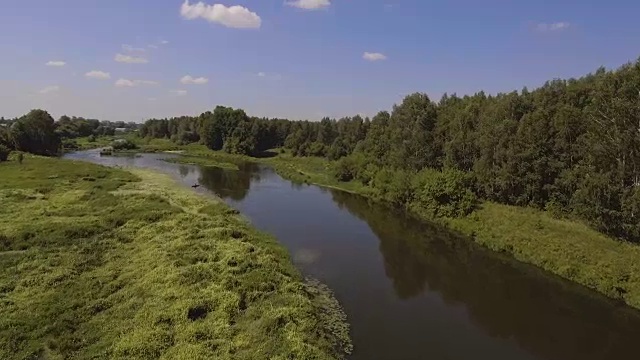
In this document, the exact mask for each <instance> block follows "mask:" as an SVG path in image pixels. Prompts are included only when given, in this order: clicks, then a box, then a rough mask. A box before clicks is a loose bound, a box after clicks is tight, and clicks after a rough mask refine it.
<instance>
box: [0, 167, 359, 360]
mask: <svg viewBox="0 0 640 360" xmlns="http://www.w3.org/2000/svg"><path fill="white" fill-rule="evenodd" d="M0 174H1V177H2V182H0V202H1V203H2V207H0V358H1V359H26V358H34V359H35V358H44V359H68V358H75V359H89V358H91V359H106V358H109V359H156V358H171V359H265V358H271V359H291V358H296V359H334V358H340V357H341V356H342V355H343V354H344V353H345V351H348V350H349V348H350V343H349V340H348V328H347V325H346V323H345V321H344V315H343V313H342V312H341V310H340V309H339V306H338V304H337V302H336V301H335V300H334V299H333V297H332V296H330V293H329V292H328V291H327V289H326V288H325V287H323V286H321V285H318V284H317V283H314V282H313V281H304V280H303V279H302V278H301V276H300V274H299V273H298V272H297V270H296V269H295V268H294V267H293V265H292V264H291V262H290V259H289V257H288V254H287V253H286V251H285V250H284V249H283V248H282V247H281V246H280V245H279V244H278V243H277V242H276V240H275V239H273V238H271V237H269V236H266V235H264V234H262V233H259V232H257V231H256V230H254V229H252V228H251V227H250V225H249V224H248V223H247V222H246V221H245V220H244V219H243V218H242V217H241V216H239V215H238V214H237V212H236V211H234V210H232V209H230V208H229V207H227V206H226V205H225V204H223V203H222V202H221V201H220V200H218V199H216V198H213V197H210V198H208V197H204V196H200V195H196V194H195V193H193V192H192V191H190V190H188V189H185V188H182V187H180V186H178V185H176V184H175V183H174V182H173V180H171V179H170V178H168V177H166V176H164V175H160V174H157V173H153V172H149V171H142V170H131V171H130V172H129V171H123V170H118V169H111V168H105V167H101V166H97V165H93V164H89V163H82V162H72V161H67V160H60V159H51V158H41V157H27V158H25V160H24V163H23V164H22V165H20V164H18V163H17V162H16V161H9V162H5V163H0Z"/></svg>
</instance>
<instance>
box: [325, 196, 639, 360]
mask: <svg viewBox="0 0 640 360" xmlns="http://www.w3.org/2000/svg"><path fill="white" fill-rule="evenodd" d="M331 195H332V197H333V200H334V201H335V202H336V203H337V204H338V205H339V206H340V207H342V208H346V209H347V210H348V211H349V212H350V213H351V214H353V215H355V216H357V217H359V218H361V219H363V220H365V221H366V222H367V224H369V226H370V227H371V229H372V230H373V232H374V233H375V234H376V235H377V237H378V238H379V240H380V252H381V253H382V255H383V257H384V267H385V272H386V274H387V276H388V277H389V278H390V279H391V280H392V282H393V286H394V288H395V291H396V294H397V295H398V297H399V298H401V299H409V298H412V297H415V296H417V295H419V294H421V293H423V292H425V291H428V292H437V293H438V294H439V295H440V296H441V297H442V298H443V299H444V301H445V302H446V303H448V304H450V305H464V306H465V307H466V308H467V309H468V312H469V315H470V317H471V319H472V320H473V321H474V323H475V324H477V325H479V326H481V327H482V328H484V329H486V331H487V332H488V333H489V334H490V335H491V336H492V337H496V338H504V339H515V340H516V341H517V342H518V344H519V345H520V346H521V347H522V348H525V349H527V350H528V351H530V352H531V353H533V354H536V355H537V356H539V357H541V358H545V359H558V360H566V359H583V360H584V359H620V358H635V357H636V356H638V355H637V354H638V351H640V342H639V341H638V340H640V337H639V336H640V327H639V325H640V316H639V314H638V312H637V311H635V310H633V309H630V308H628V307H626V306H622V305H620V304H617V303H616V302H614V301H612V300H609V299H606V298H604V297H602V296H599V295H597V294H594V293H593V292H591V291H587V290H585V289H584V288H582V287H580V286H577V285H575V284H572V283H569V282H566V281H564V280H562V279H558V278H555V277H552V276H549V275H547V274H543V273H542V272H541V271H540V270H539V269H537V268H534V267H530V266H526V265H523V264H519V263H516V262H515V261H513V260H511V259H509V258H506V257H502V256H500V255H498V254H495V253H492V252H489V251H486V250H485V249H482V248H480V247H479V246H476V245H475V244H474V243H472V242H470V241H468V240H466V239H463V238H460V237H459V236H456V235H454V234H451V233H450V232H448V231H446V230H445V229H442V228H439V227H438V226H435V225H429V224H424V223H421V222H418V221H416V220H414V219H411V218H409V217H407V216H403V215H402V214H393V216H390V209H388V208H386V207H384V206H380V205H379V204H372V203H370V202H368V201H367V200H365V199H363V198H361V197H358V196H354V195H351V194H348V193H345V192H340V191H331Z"/></svg>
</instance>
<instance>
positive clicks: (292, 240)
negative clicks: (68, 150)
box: [65, 150, 640, 360]
mask: <svg viewBox="0 0 640 360" xmlns="http://www.w3.org/2000/svg"><path fill="white" fill-rule="evenodd" d="M170 156H175V155H169V154H141V155H140V156H139V157H100V156H99V154H98V152H97V151H95V150H90V151H84V152H76V153H72V154H68V155H66V156H65V157H67V158H70V159H76V160H84V161H91V162H94V163H98V164H104V165H110V166H113V165H118V166H132V167H142V168H150V169H155V170H159V171H162V172H165V173H168V174H170V175H172V176H173V177H174V178H176V179H177V180H178V181H179V182H181V183H183V184H185V185H192V184H194V183H198V184H200V185H201V187H200V188H198V189H196V190H195V191H198V192H212V193H215V194H216V195H217V196H219V197H221V198H222V199H224V200H225V201H226V202H227V203H228V204H229V205H231V206H233V207H235V208H237V209H238V210H239V211H240V212H241V213H242V214H244V215H245V216H246V217H247V218H249V219H250V220H251V222H252V224H253V225H254V226H255V227H257V228H259V229H261V230H263V231H266V232H268V233H271V234H273V235H274V236H275V237H277V239H278V240H279V241H280V242H281V243H282V244H283V245H284V246H286V247H287V248H288V250H289V252H290V253H291V256H292V258H293V261H294V262H295V264H296V265H297V266H298V268H299V269H300V271H301V272H302V273H303V274H305V275H309V276H312V277H315V278H317V279H319V280H320V281H322V282H324V283H325V284H327V285H328V286H329V287H330V288H331V289H332V290H333V291H334V292H335V295H336V297H337V299H338V300H339V301H340V303H341V304H342V305H343V307H344V310H345V312H346V313H347V316H348V321H349V323H350V324H351V335H352V339H353V343H354V347H355V350H354V352H353V354H352V355H351V356H350V357H349V359H350V360H376V359H380V360H383V359H384V360H387V359H388V360H405V359H406V360H412V359H435V360H438V359H443V360H445V359H446V360H452V359H492V360H498V359H509V360H512V359H546V360H572V359H576V360H590V359H601V360H605V359H606V360H609V359H633V358H638V357H640V312H638V311H636V310H634V309H631V308H629V307H627V306H625V305H623V304H621V303H620V302H617V301H613V300H610V299H607V298H605V297H603V296H601V295H599V294H597V293H595V292H592V291H589V290H588V289H585V288H584V287H581V286H579V285H576V284H573V283H570V282H568V281H565V280H563V279H560V278H558V277H556V276H553V275H550V274H547V273H544V272H542V271H541V270H539V269H538V268H535V267H533V266H529V265H526V264H522V263H518V262H516V261H514V260H512V259H511V258H509V257H506V256H503V255H501V254H497V253H494V252H491V251H487V250H485V249H483V248H481V247H479V246H477V245H475V244H474V243H473V242H471V241H469V240H467V239H463V238H460V237H459V236H457V235H455V234H453V233H451V232H450V231H447V230H446V229H444V228H441V227H439V226H436V225H432V224H427V223H425V222H422V221H417V220H415V219H413V218H411V217H410V216H407V215H406V214H404V213H402V212H397V211H394V210H392V209H390V208H387V207H385V206H383V205H380V204H375V203H371V202H370V201H368V200H366V199H364V198H362V197H360V196H357V195H352V194H349V193H345V192H341V191H338V190H333V189H324V188H321V187H317V186H310V185H304V184H294V183H292V182H290V181H287V180H284V179H282V178H281V177H280V176H278V175H277V174H276V173H275V172H274V171H273V170H272V169H271V168H269V167H267V166H264V165H259V164H253V163H242V164H240V165H239V166H240V170H239V171H233V170H225V169H219V168H214V167H198V166H191V165H182V164H173V163H168V162H165V161H162V159H163V158H166V157H170Z"/></svg>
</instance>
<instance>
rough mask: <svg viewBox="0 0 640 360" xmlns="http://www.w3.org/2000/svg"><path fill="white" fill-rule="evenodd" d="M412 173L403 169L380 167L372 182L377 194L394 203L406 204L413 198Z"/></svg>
mask: <svg viewBox="0 0 640 360" xmlns="http://www.w3.org/2000/svg"><path fill="white" fill-rule="evenodd" d="M411 179H412V174H411V173H410V172H408V171H405V170H394V169H382V170H380V171H378V173H377V174H376V175H375V177H374V179H373V181H372V184H373V187H374V189H375V190H376V191H377V192H378V195H379V196H380V197H382V198H383V199H385V200H387V201H389V202H391V203H393V204H395V205H403V206H406V205H408V204H409V202H410V201H411V200H412V198H413V189H412V187H411Z"/></svg>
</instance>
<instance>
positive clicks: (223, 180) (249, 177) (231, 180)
mask: <svg viewBox="0 0 640 360" xmlns="http://www.w3.org/2000/svg"><path fill="white" fill-rule="evenodd" d="M237 165H238V168H239V169H240V170H239V171H237V170H229V169H222V168H217V167H212V166H203V167H201V168H200V177H199V178H198V183H199V184H200V185H202V186H204V187H205V188H207V189H208V190H210V191H213V192H214V193H216V194H217V195H218V196H219V197H221V198H223V199H231V200H234V201H241V200H242V199H244V198H245V197H246V196H247V193H248V192H249V188H250V187H251V182H252V181H260V167H259V165H258V164H254V163H239V164H237Z"/></svg>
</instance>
